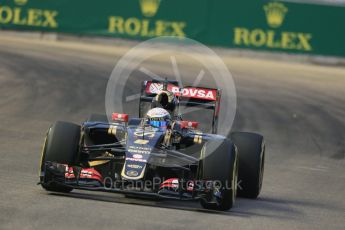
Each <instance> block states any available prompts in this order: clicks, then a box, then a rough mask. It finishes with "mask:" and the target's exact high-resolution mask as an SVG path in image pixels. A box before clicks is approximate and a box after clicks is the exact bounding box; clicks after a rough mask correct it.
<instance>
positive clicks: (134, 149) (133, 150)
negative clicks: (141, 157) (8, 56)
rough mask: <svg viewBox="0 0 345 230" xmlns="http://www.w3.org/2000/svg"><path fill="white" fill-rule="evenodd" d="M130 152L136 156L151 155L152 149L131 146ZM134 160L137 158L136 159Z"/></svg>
mask: <svg viewBox="0 0 345 230" xmlns="http://www.w3.org/2000/svg"><path fill="white" fill-rule="evenodd" d="M128 152H130V153H136V154H135V155H138V154H150V153H151V148H145V147H140V146H130V147H128ZM133 157H134V155H133ZM134 158H136V157H134Z"/></svg>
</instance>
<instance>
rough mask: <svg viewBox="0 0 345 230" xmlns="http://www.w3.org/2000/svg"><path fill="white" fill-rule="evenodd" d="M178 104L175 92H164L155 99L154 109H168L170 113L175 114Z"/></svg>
mask: <svg viewBox="0 0 345 230" xmlns="http://www.w3.org/2000/svg"><path fill="white" fill-rule="evenodd" d="M177 103H178V102H177V98H176V97H175V95H174V93H173V92H170V91H167V90H162V91H160V92H159V93H158V94H157V95H156V96H155V97H154V98H153V104H152V107H153V108H155V107H160V108H163V109H166V110H167V111H169V112H170V113H173V112H174V111H175V108H176V105H177Z"/></svg>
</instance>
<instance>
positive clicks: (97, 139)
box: [39, 81, 265, 210]
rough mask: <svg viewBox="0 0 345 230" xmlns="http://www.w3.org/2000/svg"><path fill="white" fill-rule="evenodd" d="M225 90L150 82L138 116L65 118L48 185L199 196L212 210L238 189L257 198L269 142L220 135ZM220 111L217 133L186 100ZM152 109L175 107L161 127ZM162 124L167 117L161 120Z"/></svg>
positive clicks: (56, 129) (48, 144) (45, 175)
mask: <svg viewBox="0 0 345 230" xmlns="http://www.w3.org/2000/svg"><path fill="white" fill-rule="evenodd" d="M220 98H221V91H220V90H218V89H210V88H195V87H184V88H183V89H181V88H179V87H178V84H177V82H173V81H164V82H160V81H144V82H143V84H142V90H141V97H140V105H139V117H138V118H129V116H128V115H127V114H120V113H113V114H112V117H111V120H110V119H109V121H108V118H107V116H106V115H91V117H90V118H89V119H88V120H87V121H86V122H84V123H82V125H77V124H72V123H69V122H61V121H58V122H56V123H55V124H54V125H52V126H51V127H50V128H49V130H48V132H47V135H46V138H45V141H44V146H43V150H42V158H41V164H40V182H39V184H41V185H42V187H43V188H44V189H46V190H48V191H54V192H65V193H66V192H71V191H72V190H73V189H83V190H92V191H104V192H115V193H123V194H125V195H126V196H148V197H154V198H163V199H177V200H200V203H201V205H202V207H204V208H206V209H215V210H228V209H230V208H231V207H232V206H233V204H234V202H235V198H236V196H237V195H239V196H243V197H248V198H256V197H257V196H258V195H259V193H260V190H261V187H262V180H263V171H264V158H265V145H264V140H263V137H262V136H261V135H258V134H254V133H245V132H233V133H231V134H230V135H229V137H224V136H221V135H217V134H216V133H217V126H218V124H217V122H218V114H219V105H220ZM180 105H183V106H193V107H200V108H205V109H209V110H211V111H213V118H212V124H211V125H212V131H211V132H212V133H203V132H201V131H200V130H198V124H199V123H198V122H197V121H186V120H183V119H182V117H181V115H179V113H178V111H179V109H178V108H179V106H180ZM151 108H163V109H164V110H166V111H168V112H169V114H170V115H169V121H164V122H165V123H164V124H166V125H165V126H164V127H157V126H155V125H154V124H156V123H157V121H156V120H155V121H153V122H152V121H151V122H150V119H151V118H150V117H147V116H146V113H147V110H149V109H151ZM159 122H161V120H159Z"/></svg>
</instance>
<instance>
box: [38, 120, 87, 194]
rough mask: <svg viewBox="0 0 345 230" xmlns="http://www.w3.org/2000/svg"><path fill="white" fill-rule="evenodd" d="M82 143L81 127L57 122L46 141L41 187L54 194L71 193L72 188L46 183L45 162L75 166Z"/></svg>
mask: <svg viewBox="0 0 345 230" xmlns="http://www.w3.org/2000/svg"><path fill="white" fill-rule="evenodd" d="M79 142H80V126H79V125H75V124H72V123H68V122H62V121H58V122H56V123H55V124H54V125H53V126H52V127H51V128H50V129H49V130H48V133H47V136H46V138H45V141H44V145H43V150H42V158H41V164H40V171H41V176H40V180H41V185H42V187H43V188H44V189H46V190H48V191H54V192H70V191H72V188H70V187H67V186H63V185H58V184H55V183H45V182H46V181H45V179H47V178H45V177H47V176H48V175H44V176H42V175H43V174H42V173H43V172H44V165H45V162H47V161H50V162H56V163H60V164H68V165H70V164H73V163H74V162H75V161H76V157H77V153H78V150H79Z"/></svg>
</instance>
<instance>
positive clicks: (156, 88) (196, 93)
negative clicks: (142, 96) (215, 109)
mask: <svg viewBox="0 0 345 230" xmlns="http://www.w3.org/2000/svg"><path fill="white" fill-rule="evenodd" d="M161 89H163V84H162V83H152V82H148V83H147V85H146V93H149V94H157V93H159V92H160V91H161ZM168 91H170V92H173V93H174V94H175V95H176V96H181V97H190V98H195V99H203V100H211V101H215V100H216V99H217V90H216V89H205V88H195V87H186V88H182V89H180V88H179V87H178V86H175V85H173V84H168Z"/></svg>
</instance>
